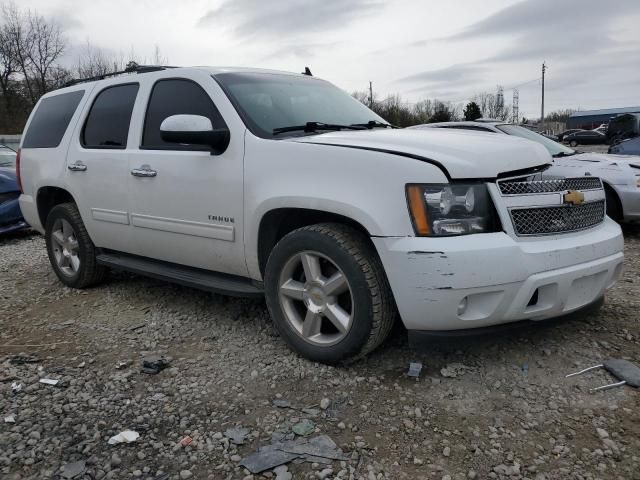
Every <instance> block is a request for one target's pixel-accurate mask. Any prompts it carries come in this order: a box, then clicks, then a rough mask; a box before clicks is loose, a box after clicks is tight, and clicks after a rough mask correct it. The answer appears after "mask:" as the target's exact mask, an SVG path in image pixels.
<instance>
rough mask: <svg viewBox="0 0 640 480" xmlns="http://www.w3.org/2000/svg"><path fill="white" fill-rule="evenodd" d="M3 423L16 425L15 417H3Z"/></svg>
mask: <svg viewBox="0 0 640 480" xmlns="http://www.w3.org/2000/svg"><path fill="white" fill-rule="evenodd" d="M4 423H16V417H15V415H13V414H11V415H7V416H6V417H4Z"/></svg>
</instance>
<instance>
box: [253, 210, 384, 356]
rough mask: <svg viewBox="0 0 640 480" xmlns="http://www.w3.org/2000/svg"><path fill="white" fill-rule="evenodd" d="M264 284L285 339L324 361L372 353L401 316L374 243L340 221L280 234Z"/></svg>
mask: <svg viewBox="0 0 640 480" xmlns="http://www.w3.org/2000/svg"><path fill="white" fill-rule="evenodd" d="M265 289H266V298H267V306H268V308H269V311H270V313H271V316H272V318H273V320H274V323H275V326H276V328H277V329H278V331H279V332H280V335H281V336H282V338H283V339H284V340H285V341H286V342H287V344H288V345H289V346H290V347H291V348H292V349H293V350H294V351H296V352H298V353H299V354H300V355H302V356H304V357H306V358H308V359H310V360H313V361H317V362H322V363H337V362H340V361H345V360H350V359H354V358H358V357H361V356H364V355H366V354H367V353H369V352H371V351H372V350H373V349H375V348H376V347H377V346H379V345H380V344H381V343H382V341H383V340H384V339H385V338H386V337H387V335H388V333H389V331H390V330H391V327H392V325H393V322H394V320H395V311H396V309H395V305H394V303H393V299H392V296H391V292H390V289H389V286H388V283H387V279H386V275H385V273H384V270H383V267H382V264H381V262H380V259H379V258H378V256H377V253H376V252H375V250H374V249H373V246H372V245H371V244H370V243H369V242H368V241H367V239H366V237H365V236H364V235H362V234H361V233H360V232H358V231H357V230H354V229H352V228H350V227H347V226H344V225H340V224H332V223H326V224H318V225H312V226H308V227H303V228H300V229H298V230H295V231H293V232H291V233H289V234H288V235H286V236H285V237H284V238H283V239H282V240H280V242H278V244H277V245H276V246H275V247H274V249H273V251H272V252H271V255H270V256H269V260H268V262H267V267H266V271H265Z"/></svg>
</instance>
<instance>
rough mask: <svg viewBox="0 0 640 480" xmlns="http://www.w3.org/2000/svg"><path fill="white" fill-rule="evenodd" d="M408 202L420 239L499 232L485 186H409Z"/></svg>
mask: <svg viewBox="0 0 640 480" xmlns="http://www.w3.org/2000/svg"><path fill="white" fill-rule="evenodd" d="M407 202H408V204H409V213H410V214H411V219H412V221H413V227H414V229H415V231H416V234H417V235H419V236H447V235H466V234H470V233H484V232H495V231H497V230H499V228H498V225H497V219H496V218H495V214H494V208H493V204H492V203H491V198H490V197H489V192H488V191H487V187H486V185H484V184H479V183H453V184H438V185H407Z"/></svg>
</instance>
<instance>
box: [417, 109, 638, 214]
mask: <svg viewBox="0 0 640 480" xmlns="http://www.w3.org/2000/svg"><path fill="white" fill-rule="evenodd" d="M410 128H449V129H451V128H453V129H457V130H474V131H481V132H490V133H500V134H507V135H514V136H517V137H522V138H526V139H527V140H532V141H534V142H536V143H540V144H541V145H544V147H545V148H546V149H547V151H548V152H549V153H550V154H551V156H552V157H553V167H552V168H550V169H549V170H547V172H546V175H548V176H555V177H562V176H565V177H576V176H596V177H600V178H601V179H602V181H603V183H604V187H605V192H606V196H607V215H609V216H610V217H611V218H613V219H614V220H616V221H618V222H633V221H638V220H640V185H638V178H639V177H638V175H639V174H640V171H638V167H637V166H636V165H634V164H633V163H631V160H632V157H630V158H621V157H619V156H613V155H608V154H601V153H580V152H577V151H576V150H573V149H571V148H569V147H566V146H564V145H562V144H561V143H558V142H556V141H554V140H550V139H548V138H547V137H545V136H543V135H540V134H538V133H536V132H534V131H532V130H529V129H528V128H524V127H521V126H519V125H513V124H510V123H504V122H498V121H495V122H482V123H480V122H443V123H429V124H425V125H417V126H415V127H410Z"/></svg>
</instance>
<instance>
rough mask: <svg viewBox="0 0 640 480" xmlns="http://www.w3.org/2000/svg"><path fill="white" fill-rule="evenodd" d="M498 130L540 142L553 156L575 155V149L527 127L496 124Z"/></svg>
mask: <svg viewBox="0 0 640 480" xmlns="http://www.w3.org/2000/svg"><path fill="white" fill-rule="evenodd" d="M496 128H497V129H498V130H501V131H503V132H504V133H506V134H507V135H515V136H516V137H522V138H526V139H527V140H533V141H534V142H538V143H541V144H542V145H544V146H545V148H546V149H547V150H548V151H549V153H550V154H551V155H552V156H554V157H556V156H557V157H562V156H566V155H575V153H576V151H575V150H572V149H570V148H568V147H565V146H564V145H562V144H561V143H558V142H555V141H553V140H551V139H550V138H547V137H545V136H543V135H540V134H539V133H536V132H532V131H531V130H529V129H528V128H524V127H520V126H518V125H509V124H504V125H496Z"/></svg>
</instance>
